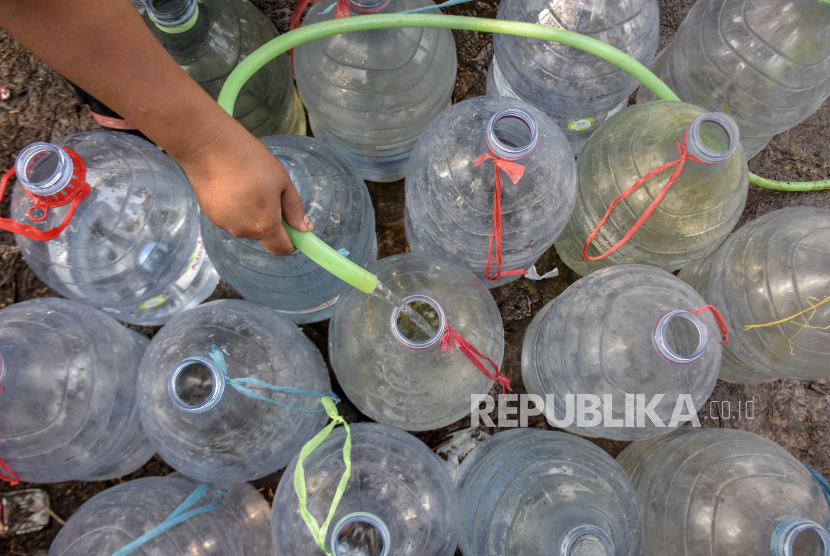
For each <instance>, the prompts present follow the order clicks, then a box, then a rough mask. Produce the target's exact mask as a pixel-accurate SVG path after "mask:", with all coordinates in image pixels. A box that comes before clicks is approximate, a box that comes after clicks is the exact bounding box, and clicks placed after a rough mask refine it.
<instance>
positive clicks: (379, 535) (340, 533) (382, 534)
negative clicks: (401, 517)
mask: <svg viewBox="0 0 830 556" xmlns="http://www.w3.org/2000/svg"><path fill="white" fill-rule="evenodd" d="M391 549H392V547H391V542H390V536H389V528H388V527H386V524H385V523H384V522H383V520H382V519H380V518H379V517H377V516H376V515H372V514H370V513H365V512H357V513H353V514H349V515H347V516H346V517H344V518H343V519H341V520H340V522H339V523H338V524H337V525H336V526H335V528H334V530H333V531H332V534H331V552H332V556H350V555H353V554H360V555H361V556H388V555H389V553H390V552H391Z"/></svg>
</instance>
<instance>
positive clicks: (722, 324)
mask: <svg viewBox="0 0 830 556" xmlns="http://www.w3.org/2000/svg"><path fill="white" fill-rule="evenodd" d="M687 310H688V311H689V312H690V313H691V314H693V315H700V314H703V312H704V311H712V316H713V317H715V322H716V323H718V328H720V334H721V337H722V339H721V341H720V343H722V344H728V343H729V328H727V327H726V321H725V320H723V315H721V314H720V311H718V309H717V307H715V306H714V305H704V306H703V307H701V308H700V309H699V310H697V311H692V310H690V309H687Z"/></svg>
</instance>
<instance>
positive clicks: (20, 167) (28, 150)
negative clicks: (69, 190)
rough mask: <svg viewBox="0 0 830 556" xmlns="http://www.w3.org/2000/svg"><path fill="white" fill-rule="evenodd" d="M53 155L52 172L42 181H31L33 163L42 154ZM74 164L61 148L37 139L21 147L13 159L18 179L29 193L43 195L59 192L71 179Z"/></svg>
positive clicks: (41, 156)
mask: <svg viewBox="0 0 830 556" xmlns="http://www.w3.org/2000/svg"><path fill="white" fill-rule="evenodd" d="M48 155H53V156H55V157H57V164H56V165H55V170H54V171H53V172H52V174H51V175H50V176H49V177H48V178H47V179H45V180H43V181H31V180H30V177H29V174H30V172H31V171H32V169H33V168H34V165H35V163H36V162H37V161H38V160H40V159H41V158H43V157H44V156H48ZM73 169H74V166H73V164H72V158H70V156H69V153H67V152H66V151H65V150H63V149H62V148H60V147H58V146H56V145H53V144H51V143H46V142H43V141H37V142H34V143H30V144H29V145H26V146H25V147H23V149H21V150H20V152H19V153H18V154H17V157H16V158H15V161H14V172H15V175H16V176H17V179H18V181H19V182H20V183H21V184H22V185H23V187H25V188H26V189H27V190H28V191H30V192H31V193H34V194H35V195H40V196H41V197H45V196H47V195H54V194H56V193H59V192H61V191H62V190H63V189H64V188H66V186H67V185H69V182H70V180H71V179H72V171H73Z"/></svg>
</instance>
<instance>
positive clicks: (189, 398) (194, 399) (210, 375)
mask: <svg viewBox="0 0 830 556" xmlns="http://www.w3.org/2000/svg"><path fill="white" fill-rule="evenodd" d="M224 392H225V377H224V376H223V375H222V373H221V372H220V371H219V369H218V368H217V367H216V364H215V363H214V362H213V361H210V360H208V359H203V358H201V357H188V358H187V359H183V360H182V361H180V362H179V363H178V364H177V365H176V366H175V367H173V370H172V371H170V377H169V379H168V381H167V393H168V394H169V395H170V399H171V400H173V403H174V404H175V405H176V407H178V408H179V409H181V410H182V411H187V412H189V413H202V412H204V411H208V410H209V409H211V408H213V407H214V406H216V404H218V403H219V400H220V399H222V394H223V393H224Z"/></svg>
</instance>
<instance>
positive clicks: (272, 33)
mask: <svg viewBox="0 0 830 556" xmlns="http://www.w3.org/2000/svg"><path fill="white" fill-rule="evenodd" d="M146 4H147V11H146V12H145V13H144V19H145V21H146V22H147V25H148V27H149V28H150V31H152V32H153V34H154V35H155V36H156V38H157V39H158V40H159V42H160V43H161V44H162V46H164V48H165V49H166V50H167V52H169V53H170V55H171V56H172V57H173V59H174V60H176V62H177V63H178V64H179V65H180V66H181V67H182V68H183V69H184V70H185V71H186V72H187V73H188V74H189V75H190V76H191V77H192V78H193V79H194V80H195V81H196V82H197V83H198V84H199V85H201V86H202V88H203V89H204V90H205V91H207V92H208V94H209V95H210V96H212V97H213V98H214V99H218V98H219V92H220V91H221V90H222V86H223V85H224V84H225V80H226V79H227V78H228V75H230V73H231V72H232V71H233V70H234V68H236V66H238V65H239V63H240V62H241V61H242V60H244V59H245V58H246V57H248V56H249V55H250V54H251V53H253V52H254V51H255V50H256V49H258V48H259V47H260V46H262V45H264V44H265V43H267V42H268V41H270V40H272V39H275V38H277V37H278V36H279V32H277V29H276V27H274V24H273V23H271V21H270V20H269V19H268V18H267V17H265V15H264V14H263V13H262V12H260V11H259V10H258V9H257V8H256V7H255V6H254V5H253V4H251V3H250V2H248V1H247V0H198V1H197V0H146ZM233 116H234V118H236V119H237V120H238V121H239V123H241V124H242V125H243V126H245V129H247V130H248V131H250V132H251V133H253V134H254V135H256V136H257V137H263V136H265V135H274V134H277V133H280V134H283V133H293V134H297V135H305V134H306V122H305V111H304V110H303V104H302V101H300V96H299V94H298V93H297V91H296V89H295V88H294V82H293V79H292V76H291V62H290V61H289V59H288V55H286V54H282V55H280V56H277V57H276V58H274V59H273V60H271V61H270V62H268V63H267V64H265V65H264V66H263V67H262V69H260V70H259V71H257V72H256V73H255V74H254V76H253V77H252V78H251V79H249V80H248V82H247V83H245V85H244V86H243V87H242V90H241V91H240V93H239V97H238V98H237V100H236V104H234V108H233Z"/></svg>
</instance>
